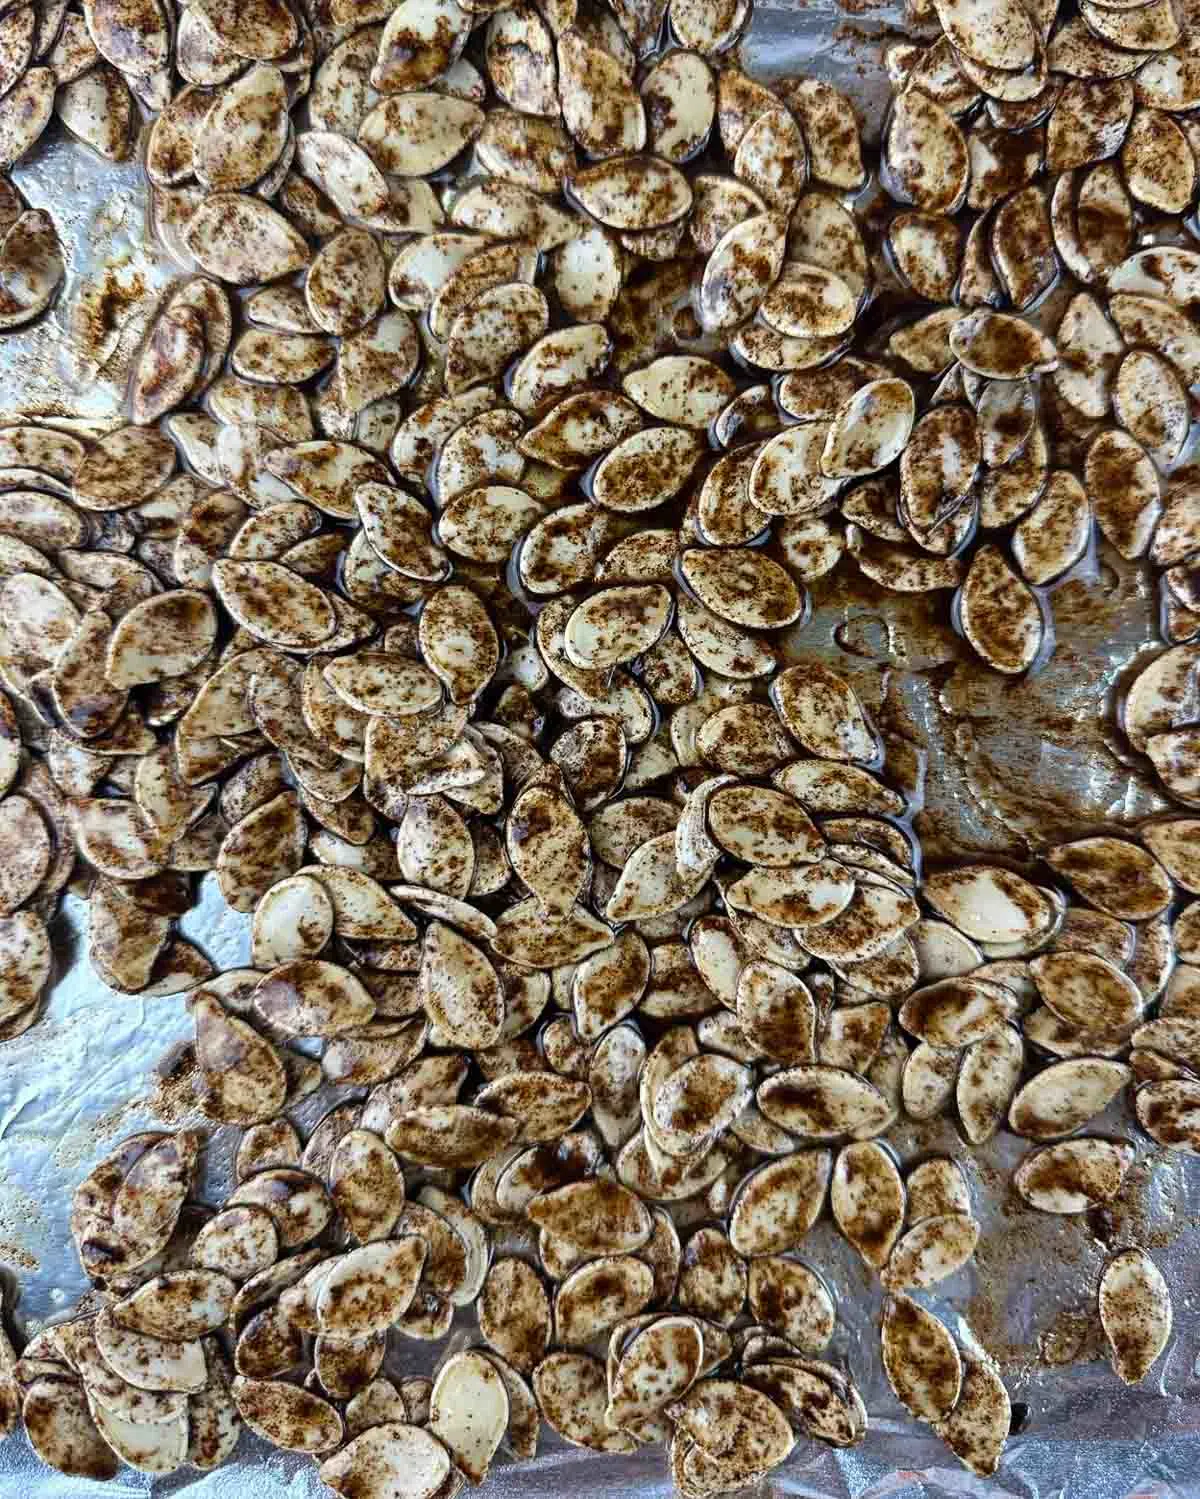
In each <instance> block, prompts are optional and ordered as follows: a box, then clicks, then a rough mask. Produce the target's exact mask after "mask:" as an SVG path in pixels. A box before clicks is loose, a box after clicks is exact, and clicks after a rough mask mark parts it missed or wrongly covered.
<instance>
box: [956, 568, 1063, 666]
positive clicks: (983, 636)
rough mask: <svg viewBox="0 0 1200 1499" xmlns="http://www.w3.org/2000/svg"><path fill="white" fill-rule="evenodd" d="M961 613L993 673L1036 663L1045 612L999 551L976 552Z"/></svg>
mask: <svg viewBox="0 0 1200 1499" xmlns="http://www.w3.org/2000/svg"><path fill="white" fill-rule="evenodd" d="M958 609H959V620H960V622H961V624H962V629H963V633H964V634H965V635H966V637H967V639H968V640H969V641H970V643H971V645H972V646H973V647H974V648H975V650H976V651H978V653H979V655H980V656H982V657H983V659H984V660H985V661H986V662H987V663H988V665H989V666H990V667H992V668H993V669H994V670H995V671H1000V672H1005V673H1007V674H1010V675H1016V674H1019V673H1021V672H1023V671H1026V670H1028V668H1029V667H1030V666H1031V665H1032V664H1033V662H1034V661H1035V660H1036V659H1037V656H1038V653H1039V651H1040V650H1041V648H1042V641H1043V639H1044V636H1045V625H1044V623H1043V619H1042V612H1041V608H1040V606H1039V604H1038V601H1037V598H1036V597H1035V595H1034V594H1033V593H1031V592H1030V590H1029V589H1028V588H1027V587H1026V586H1025V584H1024V583H1022V582H1021V580H1020V579H1019V578H1018V577H1017V576H1016V574H1015V573H1013V572H1012V571H1011V570H1010V569H1009V567H1008V565H1007V563H1006V562H1005V560H1004V557H1003V555H1002V554H1001V552H1000V550H999V548H998V547H995V546H991V545H988V546H983V547H980V549H979V550H978V551H977V552H976V553H975V556H974V558H973V559H972V561H971V565H970V567H969V569H968V570H967V576H966V578H965V580H964V581H963V586H962V589H961V591H960V593H959V601H958Z"/></svg>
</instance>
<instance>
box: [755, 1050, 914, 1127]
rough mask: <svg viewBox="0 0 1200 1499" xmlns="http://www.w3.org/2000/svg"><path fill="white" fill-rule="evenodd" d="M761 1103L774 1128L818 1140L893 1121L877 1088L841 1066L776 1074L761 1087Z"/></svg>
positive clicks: (799, 1068)
mask: <svg viewBox="0 0 1200 1499" xmlns="http://www.w3.org/2000/svg"><path fill="white" fill-rule="evenodd" d="M757 1101H758V1106H759V1108H760V1109H762V1111H763V1113H764V1114H765V1115H766V1116H767V1118H768V1119H770V1120H771V1122H772V1123H773V1124H778V1125H780V1126H782V1128H784V1129H787V1130H791V1131H792V1133H793V1134H799V1135H803V1136H806V1137H807V1138H809V1139H815V1140H836V1139H838V1138H839V1137H840V1136H842V1135H848V1134H853V1133H856V1132H858V1131H860V1130H864V1129H870V1128H872V1127H874V1126H876V1125H878V1124H879V1123H882V1122H884V1121H885V1120H886V1119H887V1118H888V1117H889V1116H888V1108H887V1101H886V1099H885V1098H884V1097H883V1095H882V1094H881V1093H880V1092H879V1091H878V1089H876V1088H875V1087H873V1086H872V1084H870V1083H869V1082H867V1081H866V1080H865V1079H863V1078H860V1077H858V1076H856V1075H855V1074H854V1073H852V1072H846V1071H844V1070H843V1069H841V1068H838V1067H828V1066H821V1065H811V1066H802V1067H791V1068H787V1069H785V1070H784V1071H782V1072H777V1073H774V1074H773V1075H772V1076H771V1077H769V1078H767V1079H766V1080H765V1081H764V1082H762V1083H761V1084H760V1085H759V1088H758V1092H757Z"/></svg>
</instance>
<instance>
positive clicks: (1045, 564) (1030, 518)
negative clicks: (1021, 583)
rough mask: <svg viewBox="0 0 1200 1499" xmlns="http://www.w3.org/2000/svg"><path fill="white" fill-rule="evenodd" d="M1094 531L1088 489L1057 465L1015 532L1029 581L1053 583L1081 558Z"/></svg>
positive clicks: (1015, 544) (1015, 547) (1016, 546)
mask: <svg viewBox="0 0 1200 1499" xmlns="http://www.w3.org/2000/svg"><path fill="white" fill-rule="evenodd" d="M1091 533H1092V509H1091V505H1090V504H1089V502H1088V495H1087V491H1086V490H1085V489H1084V488H1083V486H1082V485H1081V484H1080V483H1079V481H1078V480H1077V479H1076V478H1075V476H1074V475H1073V474H1070V473H1068V472H1067V471H1066V470H1065V469H1057V470H1055V472H1054V473H1052V474H1051V475H1050V476H1049V478H1048V480H1047V482H1046V488H1045V490H1044V492H1043V494H1042V498H1041V499H1040V500H1038V502H1037V504H1036V505H1034V507H1033V509H1032V510H1031V511H1030V512H1029V514H1028V515H1027V516H1026V517H1025V519H1024V520H1022V521H1021V522H1020V524H1019V525H1018V526H1017V528H1016V531H1015V532H1014V533H1013V556H1014V558H1015V559H1016V561H1017V564H1018V566H1019V567H1020V569H1021V571H1022V573H1024V575H1025V578H1026V580H1027V581H1028V582H1030V583H1033V584H1035V585H1040V584H1044V583H1049V582H1050V581H1051V580H1052V579H1054V578H1056V577H1058V576H1059V575H1060V574H1062V573H1064V572H1066V571H1067V570H1068V569H1069V568H1071V567H1073V566H1074V565H1075V563H1076V562H1078V561H1079V559H1080V557H1082V556H1083V554H1084V552H1085V551H1086V549H1087V545H1088V542H1089V540H1090V539H1091Z"/></svg>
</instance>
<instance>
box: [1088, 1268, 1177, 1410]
mask: <svg viewBox="0 0 1200 1499" xmlns="http://www.w3.org/2000/svg"><path fill="white" fill-rule="evenodd" d="M1099 1304H1100V1321H1101V1325H1102V1326H1103V1328H1104V1335H1105V1337H1106V1338H1107V1339H1108V1345H1109V1351H1110V1354H1111V1356H1112V1364H1113V1369H1114V1370H1115V1371H1116V1373H1117V1375H1118V1377H1119V1378H1120V1379H1122V1380H1123V1381H1124V1382H1125V1383H1126V1384H1137V1383H1138V1381H1139V1380H1142V1379H1144V1378H1145V1377H1146V1375H1147V1374H1148V1373H1149V1371H1150V1368H1151V1366H1152V1365H1153V1364H1154V1363H1155V1361H1156V1360H1157V1359H1158V1358H1159V1357H1160V1356H1161V1354H1162V1351H1163V1349H1164V1348H1165V1347H1166V1345H1167V1341H1168V1339H1169V1338H1170V1336H1171V1324H1172V1310H1171V1293H1170V1291H1169V1290H1168V1288H1167V1283H1166V1281H1165V1280H1164V1279H1163V1276H1162V1272H1161V1271H1160V1270H1159V1268H1158V1266H1157V1265H1155V1263H1154V1261H1153V1260H1152V1259H1151V1258H1150V1256H1149V1255H1148V1254H1147V1253H1146V1252H1145V1250H1142V1249H1126V1250H1123V1251H1122V1252H1121V1253H1120V1254H1117V1255H1114V1256H1113V1258H1112V1259H1111V1260H1109V1262H1108V1264H1107V1265H1106V1266H1105V1267H1104V1271H1103V1274H1102V1275H1101V1277H1100V1291H1099Z"/></svg>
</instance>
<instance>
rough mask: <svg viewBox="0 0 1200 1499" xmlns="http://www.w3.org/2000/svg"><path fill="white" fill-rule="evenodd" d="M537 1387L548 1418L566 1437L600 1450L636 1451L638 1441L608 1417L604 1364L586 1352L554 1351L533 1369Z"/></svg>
mask: <svg viewBox="0 0 1200 1499" xmlns="http://www.w3.org/2000/svg"><path fill="white" fill-rule="evenodd" d="M533 1388H534V1393H535V1394H536V1396H537V1402H538V1406H539V1408H540V1409H541V1413H542V1416H543V1418H544V1419H545V1421H546V1422H547V1423H548V1425H549V1426H551V1427H552V1429H553V1430H554V1431H556V1432H557V1433H558V1435H559V1436H561V1437H562V1438H563V1439H564V1440H565V1441H568V1442H570V1443H572V1445H574V1446H577V1447H590V1448H593V1449H595V1450H597V1451H600V1452H632V1451H633V1450H634V1447H635V1445H636V1444H635V1443H634V1440H633V1438H632V1437H630V1436H629V1435H628V1434H627V1433H626V1432H623V1431H613V1430H611V1429H610V1428H609V1426H608V1425H607V1423H606V1421H605V1411H606V1409H607V1406H608V1382H607V1380H606V1379H605V1375H604V1365H603V1364H602V1363H601V1362H600V1360H599V1359H595V1358H592V1357H591V1356H590V1355H589V1354H586V1353H566V1352H557V1353H551V1354H550V1355H549V1356H548V1357H547V1358H544V1359H543V1360H542V1361H541V1363H540V1364H538V1366H537V1368H536V1369H535V1370H534V1371H533Z"/></svg>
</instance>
